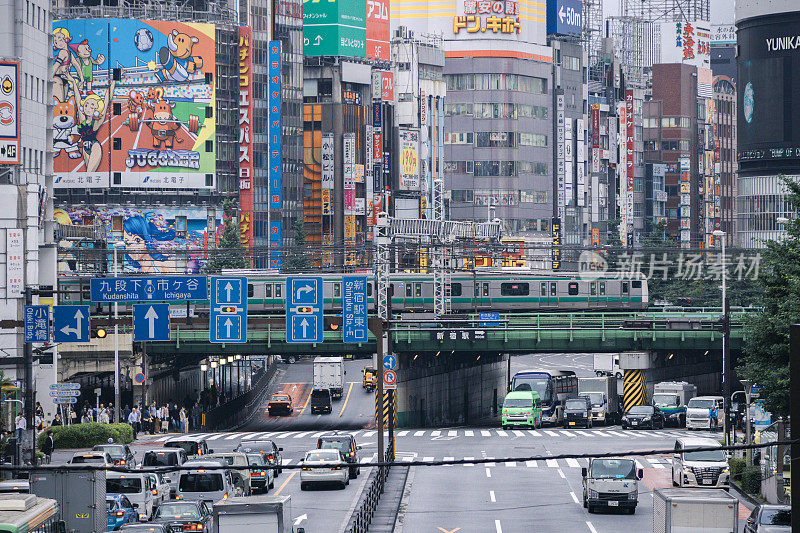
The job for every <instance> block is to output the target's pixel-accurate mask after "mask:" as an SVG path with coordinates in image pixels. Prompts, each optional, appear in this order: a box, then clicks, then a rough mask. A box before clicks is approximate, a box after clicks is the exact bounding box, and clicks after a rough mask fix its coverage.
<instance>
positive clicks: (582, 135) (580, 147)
mask: <svg viewBox="0 0 800 533" xmlns="http://www.w3.org/2000/svg"><path fill="white" fill-rule="evenodd" d="M585 128H586V123H585V122H584V120H583V119H582V118H579V119H576V120H575V181H576V183H577V196H578V207H584V206H585V204H586V201H585V200H584V196H585V195H586V132H585Z"/></svg>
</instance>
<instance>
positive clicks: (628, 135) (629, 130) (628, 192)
mask: <svg viewBox="0 0 800 533" xmlns="http://www.w3.org/2000/svg"><path fill="white" fill-rule="evenodd" d="M625 165H626V167H627V172H626V173H627V176H626V178H627V179H626V181H625V183H626V188H625V199H626V204H627V205H626V207H627V210H628V234H629V235H630V239H631V242H630V244H633V241H632V237H633V91H632V90H631V89H628V90H627V91H625Z"/></svg>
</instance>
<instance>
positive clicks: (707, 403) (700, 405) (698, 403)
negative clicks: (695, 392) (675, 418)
mask: <svg viewBox="0 0 800 533" xmlns="http://www.w3.org/2000/svg"><path fill="white" fill-rule="evenodd" d="M688 407H689V409H713V408H714V400H695V399H694V398H693V399H691V400H689V405H688Z"/></svg>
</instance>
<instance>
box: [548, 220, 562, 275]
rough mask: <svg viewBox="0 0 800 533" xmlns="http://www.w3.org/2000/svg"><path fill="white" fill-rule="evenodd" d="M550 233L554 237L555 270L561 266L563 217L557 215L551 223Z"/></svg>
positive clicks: (553, 263)
mask: <svg viewBox="0 0 800 533" xmlns="http://www.w3.org/2000/svg"><path fill="white" fill-rule="evenodd" d="M550 235H551V238H552V246H551V250H552V254H553V256H552V257H553V259H552V266H553V270H558V269H559V268H561V219H560V218H558V217H556V218H554V219H553V222H552V224H551V225H550Z"/></svg>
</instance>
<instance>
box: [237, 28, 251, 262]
mask: <svg viewBox="0 0 800 533" xmlns="http://www.w3.org/2000/svg"><path fill="white" fill-rule="evenodd" d="M252 36H253V31H252V28H250V27H249V26H239V242H240V243H241V244H242V246H246V247H250V246H251V245H252V243H253V159H252V158H253V142H252V140H251V134H252V132H251V131H250V114H251V111H252V106H251V95H252V87H253V80H252V78H251V75H252V67H253V58H252V48H251V42H252Z"/></svg>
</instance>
